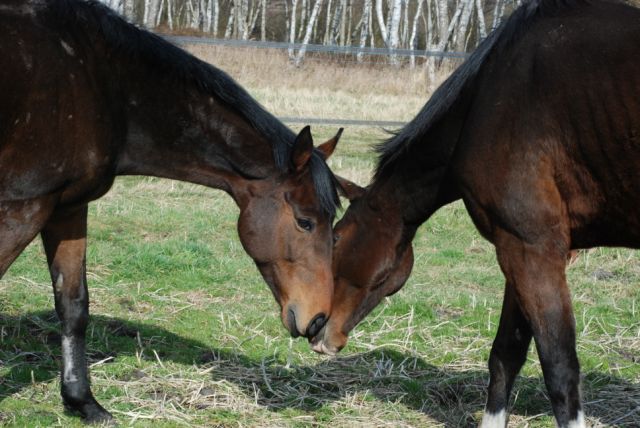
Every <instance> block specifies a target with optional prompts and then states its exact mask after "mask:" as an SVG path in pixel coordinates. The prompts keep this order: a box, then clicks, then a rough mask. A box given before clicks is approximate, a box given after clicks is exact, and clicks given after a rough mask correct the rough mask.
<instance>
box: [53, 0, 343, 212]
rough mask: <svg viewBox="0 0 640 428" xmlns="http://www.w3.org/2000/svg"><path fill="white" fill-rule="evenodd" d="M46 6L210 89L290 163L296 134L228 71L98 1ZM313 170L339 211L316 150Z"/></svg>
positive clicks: (325, 201)
mask: <svg viewBox="0 0 640 428" xmlns="http://www.w3.org/2000/svg"><path fill="white" fill-rule="evenodd" d="M46 8H47V10H48V11H49V12H50V13H52V14H53V15H54V16H55V17H56V20H57V22H59V23H61V24H62V25H65V26H74V24H81V27H83V28H90V29H91V30H92V31H93V30H94V29H95V31H96V32H98V34H99V35H100V36H102V37H103V38H104V40H105V41H106V43H108V44H109V46H110V47H112V48H113V49H114V50H115V51H118V52H121V53H123V54H124V55H127V56H128V57H131V58H136V59H139V60H141V61H143V62H145V63H147V64H149V65H150V66H151V67H152V68H153V69H156V70H161V71H162V72H163V73H167V74H170V75H173V76H175V78H176V79H178V80H180V81H183V82H187V83H190V84H194V85H196V87H198V88H199V90H200V91H202V92H203V93H207V94H211V95H212V96H213V97H214V98H215V99H217V100H218V101H220V102H222V103H223V104H224V105H226V106H227V107H229V108H230V109H232V110H234V111H235V112H237V113H238V114H240V115H241V116H242V117H243V118H244V119H245V120H246V121H247V122H249V123H250V124H251V126H253V128H254V129H256V130H257V131H258V132H259V133H260V134H261V135H264V136H265V137H266V138H267V139H268V140H269V141H271V142H272V148H273V157H274V161H275V164H276V167H277V168H278V169H279V170H280V171H286V170H287V169H288V168H289V167H290V165H289V159H290V152H291V148H292V146H293V142H294V140H295V137H296V135H295V134H294V133H293V131H291V130H290V129H289V128H288V127H287V126H285V125H284V124H283V123H282V122H281V121H279V120H278V119H277V118H276V117H275V116H273V115H272V114H271V113H269V112H268V111H266V110H265V109H264V107H262V106H261V105H260V104H259V103H258V102H257V101H256V100H255V99H254V98H253V97H252V96H251V95H249V93H248V92H247V91H246V90H245V89H244V88H242V87H241V86H240V85H238V84H237V83H236V82H235V81H234V80H233V79H232V78H231V77H230V76H229V75H228V74H227V73H225V72H224V71H222V70H220V69H218V68H216V67H214V66H212V65H210V64H208V63H206V62H204V61H201V60H199V59H198V58H196V57H195V56H193V55H191V54H190V53H188V52H186V51H185V50H183V49H181V48H179V47H177V46H175V45H174V44H172V43H170V42H169V41H167V40H165V39H163V38H162V37H160V36H158V35H156V34H153V33H151V32H148V31H146V30H143V29H141V28H138V27H137V26H135V25H133V24H130V23H128V22H127V21H126V20H125V19H124V18H122V17H121V16H120V15H118V14H117V13H116V12H115V11H113V10H112V9H110V8H108V7H107V6H105V5H104V4H102V3H100V2H98V1H97V0H50V1H48V2H47V5H46ZM311 174H312V177H313V182H314V186H315V190H316V194H317V197H318V200H319V203H320V205H321V207H322V209H323V210H324V211H325V212H326V213H328V214H329V215H330V216H334V215H335V212H336V208H337V207H339V205H340V199H339V197H338V194H337V191H336V183H337V181H336V179H335V176H334V175H333V173H332V172H331V170H330V169H329V167H328V166H327V165H326V163H325V161H324V159H323V158H322V156H321V155H320V154H319V152H317V151H316V152H315V153H314V154H313V156H312V158H311Z"/></svg>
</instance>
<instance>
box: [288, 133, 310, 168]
mask: <svg viewBox="0 0 640 428" xmlns="http://www.w3.org/2000/svg"><path fill="white" fill-rule="evenodd" d="M312 153H313V138H312V137H311V127H310V126H309V125H307V126H305V127H304V128H302V131H300V133H299V134H298V136H297V137H296V140H295V141H294V142H293V150H292V151H291V165H293V170H294V171H295V172H300V171H302V170H303V169H304V167H305V166H307V163H308V162H309V159H311V154H312Z"/></svg>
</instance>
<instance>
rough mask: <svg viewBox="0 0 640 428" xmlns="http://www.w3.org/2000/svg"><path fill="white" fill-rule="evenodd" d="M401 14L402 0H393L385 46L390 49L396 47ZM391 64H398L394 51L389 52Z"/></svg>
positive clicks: (392, 49)
mask: <svg viewBox="0 0 640 428" xmlns="http://www.w3.org/2000/svg"><path fill="white" fill-rule="evenodd" d="M401 16H402V0H393V11H392V13H391V23H390V25H389V43H388V44H387V46H388V47H389V49H390V50H391V51H394V50H396V49H398V40H399V34H398V29H399V26H400V18H401ZM390 59H391V64H393V65H398V57H397V55H396V54H395V52H392V54H391V57H390Z"/></svg>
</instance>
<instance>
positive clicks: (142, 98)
mask: <svg viewBox="0 0 640 428" xmlns="http://www.w3.org/2000/svg"><path fill="white" fill-rule="evenodd" d="M0 29H1V30H0V58H1V60H0V61H1V62H0V276H2V274H4V273H5V272H6V270H7V269H8V267H9V265H10V264H11V263H12V262H13V261H14V260H15V258H16V257H17V256H18V255H19V254H20V253H21V252H22V251H23V249H24V248H25V247H26V246H27V245H28V244H29V242H31V241H32V240H33V239H34V238H35V237H36V235H38V234H40V235H41V237H42V241H43V244H44V250H45V253H46V256H47V261H48V265H49V270H50V273H51V279H52V283H53V291H54V298H55V307H56V311H57V314H58V316H59V318H60V320H61V324H62V365H63V367H62V372H61V394H62V398H63V401H64V404H65V405H66V406H67V408H68V409H70V410H73V411H77V412H79V413H80V415H81V416H82V417H83V418H85V420H86V421H88V422H100V421H107V420H110V419H111V415H110V414H109V412H107V411H106V410H105V409H104V408H103V407H102V406H101V405H100V404H99V403H98V402H97V401H96V400H95V399H94V397H93V394H92V393H91V389H90V386H89V380H88V373H87V361H86V357H85V332H86V329H87V322H88V316H89V315H88V291H87V282H86V270H85V251H86V245H87V205H88V203H89V202H90V201H92V200H95V199H97V198H99V197H100V196H102V195H103V194H105V193H106V192H107V191H108V190H109V188H110V187H111V185H112V183H113V181H114V178H115V177H116V176H118V175H149V176H157V177H165V178H170V179H176V180H184V181H188V182H192V183H196V184H201V185H205V186H208V187H212V188H217V189H222V190H223V191H225V192H226V193H228V194H229V195H230V196H231V197H232V198H233V199H234V201H235V202H236V203H237V205H238V207H239V208H240V215H239V220H238V233H239V236H240V239H241V242H242V245H243V246H244V248H245V250H246V251H247V253H248V254H249V255H250V256H251V257H252V258H253V259H254V261H255V263H256V265H257V267H258V269H259V271H260V273H261V274H262V276H263V277H264V279H265V281H266V282H267V284H268V285H269V287H270V288H271V291H272V292H273V295H274V297H275V299H276V300H277V302H278V304H279V305H280V308H281V318H282V321H283V323H284V325H285V327H286V328H288V329H289V331H290V333H291V334H292V335H293V336H294V337H295V336H298V335H304V336H314V335H316V334H317V331H318V330H319V329H320V328H321V327H322V326H323V324H324V322H325V321H326V319H327V318H328V316H329V315H330V310H331V298H332V292H333V277H332V271H331V251H332V229H331V228H332V223H333V218H334V215H335V211H336V207H337V206H338V204H339V199H338V196H337V193H336V181H335V177H334V176H333V174H332V173H331V171H330V170H329V168H328V167H327V165H326V163H325V160H326V158H327V157H328V156H329V155H330V154H331V153H332V152H333V149H334V148H335V145H336V143H337V141H338V138H339V137H340V133H338V135H337V136H336V137H335V138H332V139H331V140H329V141H327V142H326V143H325V144H323V145H321V146H319V147H317V148H314V146H313V141H312V137H311V134H310V131H309V127H306V128H304V129H303V130H302V131H301V132H300V133H299V134H298V135H297V136H296V134H294V133H292V132H291V131H290V130H289V129H288V128H287V127H286V126H285V125H284V124H282V123H281V122H280V121H278V120H277V119H276V118H275V117H274V116H272V115H271V114H270V113H268V112H267V111H266V110H265V109H264V108H262V107H261V106H260V105H259V104H258V102H256V101H255V100H254V99H253V98H251V96H250V95H249V94H248V93H247V92H246V91H245V90H244V89H243V88H241V87H240V86H239V85H238V84H237V83H235V82H234V81H233V80H232V79H231V78H230V77H229V76H228V75H227V74H225V73H224V72H222V71H221V70H219V69H217V68H215V67H213V66H211V65H208V64H206V63H204V62H202V61H200V60H198V59H196V58H195V57H193V56H192V55H190V54H188V53H186V52H185V51H183V50H182V49H179V48H177V47H175V46H174V45H172V44H170V43H168V42H167V41H165V40H163V39H162V38H160V37H158V36H156V35H153V34H151V33H149V32H146V31H144V30H141V29H139V28H137V27H135V26H134V25H131V24H129V23H127V22H126V21H125V20H123V19H122V18H121V17H120V16H119V15H117V14H116V13H115V12H113V11H112V10H110V9H109V8H107V7H106V6H103V5H101V4H100V3H98V2H97V1H82V0H47V1H45V0H28V1H24V0H0Z"/></svg>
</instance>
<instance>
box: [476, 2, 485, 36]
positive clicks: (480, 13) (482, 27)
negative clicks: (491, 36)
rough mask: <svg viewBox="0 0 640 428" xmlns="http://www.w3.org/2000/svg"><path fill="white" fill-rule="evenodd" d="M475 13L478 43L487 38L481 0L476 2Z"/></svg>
mask: <svg viewBox="0 0 640 428" xmlns="http://www.w3.org/2000/svg"><path fill="white" fill-rule="evenodd" d="M476 12H477V14H478V35H479V36H480V40H478V42H480V41H482V40H484V39H486V38H487V25H486V24H485V22H484V9H483V6H482V0H476Z"/></svg>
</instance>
